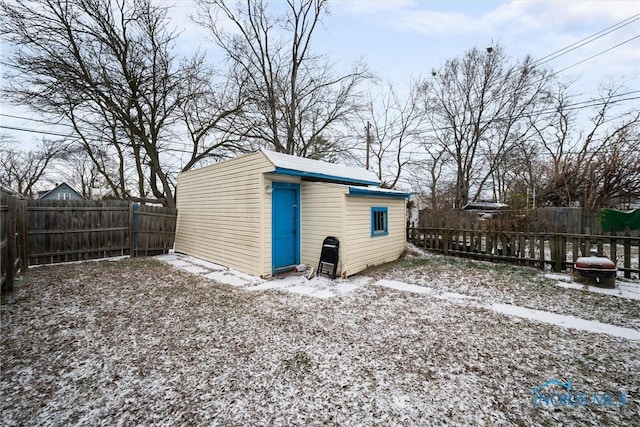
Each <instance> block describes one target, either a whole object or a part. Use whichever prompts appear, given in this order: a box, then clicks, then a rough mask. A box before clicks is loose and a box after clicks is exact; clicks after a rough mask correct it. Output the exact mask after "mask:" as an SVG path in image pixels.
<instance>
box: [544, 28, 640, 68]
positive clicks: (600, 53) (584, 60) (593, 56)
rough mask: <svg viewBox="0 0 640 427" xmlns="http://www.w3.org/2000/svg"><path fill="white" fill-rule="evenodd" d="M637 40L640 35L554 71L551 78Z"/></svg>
mask: <svg viewBox="0 0 640 427" xmlns="http://www.w3.org/2000/svg"><path fill="white" fill-rule="evenodd" d="M637 38H640V35H637V36H635V37H631V38H630V39H628V40H625V41H623V42H621V43H618V44H617V45H615V46H612V47H610V48H608V49H605V50H603V51H602V52H599V53H596V54H595V55H591V56H590V57H588V58H585V59H583V60H582V61H578V62H576V63H575V64H573V65H569V66H568V67H565V68H563V69H562V70H559V71H556V72H554V73H553V74H552V76H555V75H556V74H560V73H562V72H563V71H566V70H568V69H569V68H573V67H575V66H576V65H580V64H582V63H583V62H587V61H589V60H591V59H593V58H595V57H596V56H600V55H602V54H603V53H607V52H609V51H611V50H613V49H616V48H618V47H620V46H622V45H623V44H626V43H629V42H631V41H633V40H635V39H637Z"/></svg>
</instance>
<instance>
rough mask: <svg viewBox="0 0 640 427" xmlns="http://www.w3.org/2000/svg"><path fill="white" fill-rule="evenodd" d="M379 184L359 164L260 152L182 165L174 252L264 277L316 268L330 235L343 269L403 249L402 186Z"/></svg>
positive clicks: (346, 271)
mask: <svg viewBox="0 0 640 427" xmlns="http://www.w3.org/2000/svg"><path fill="white" fill-rule="evenodd" d="M379 186H380V181H379V180H378V179H377V177H376V175H375V174H374V173H372V172H370V171H367V170H364V169H359V168H353V167H347V166H342V165H336V164H332V163H327V162H322V161H317V160H311V159H307V158H302V157H296V156H290V155H287V154H282V153H275V152H272V151H266V150H261V151H257V152H254V153H251V154H247V155H244V156H241V157H237V158H235V159H231V160H227V161H224V162H221V163H217V164H214V165H210V166H206V167H203V168H200V169H195V170H191V171H187V172H183V173H181V174H180V175H179V177H178V189H177V207H178V223H177V229H176V239H175V250H176V252H180V253H184V254H188V255H192V256H195V257H198V258H202V259H205V260H207V261H211V262H214V263H216V264H220V265H223V266H226V267H229V268H232V269H235V270H239V271H241V272H244V273H248V274H251V275H255V276H260V277H269V276H272V275H274V274H276V273H279V272H283V271H287V270H291V269H292V268H294V267H295V266H296V265H299V264H305V265H307V267H308V268H311V267H313V268H316V267H317V265H318V261H319V259H320V254H321V251H322V246H323V241H324V239H325V238H326V237H328V236H332V237H336V238H337V239H338V240H339V258H338V259H339V262H338V266H337V273H338V275H340V276H342V277H346V276H350V275H352V274H355V273H357V272H359V271H362V270H364V269H365V268H367V267H368V266H372V265H377V264H382V263H385V262H389V261H393V260H395V259H397V258H398V257H399V256H400V255H401V254H402V253H403V251H404V250H405V246H406V231H405V230H406V199H407V198H408V197H409V194H408V193H404V192H400V191H393V190H386V189H382V188H380V187H379Z"/></svg>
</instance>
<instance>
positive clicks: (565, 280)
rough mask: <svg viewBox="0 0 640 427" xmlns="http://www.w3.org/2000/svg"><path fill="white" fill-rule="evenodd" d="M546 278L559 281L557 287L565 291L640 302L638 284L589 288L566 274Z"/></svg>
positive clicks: (550, 275) (621, 283) (618, 283)
mask: <svg viewBox="0 0 640 427" xmlns="http://www.w3.org/2000/svg"><path fill="white" fill-rule="evenodd" d="M545 277H546V278H548V279H552V280H558V282H556V283H555V285H556V286H559V287H561V288H565V289H577V290H583V291H588V292H593V293H596V294H603V295H611V296H614V297H619V298H625V299H633V300H638V301H640V286H639V285H637V284H631V283H625V282H620V281H618V282H616V288H615V289H608V288H600V287H598V286H589V285H585V284H583V283H578V282H575V281H573V278H572V277H571V276H568V275H564V274H545Z"/></svg>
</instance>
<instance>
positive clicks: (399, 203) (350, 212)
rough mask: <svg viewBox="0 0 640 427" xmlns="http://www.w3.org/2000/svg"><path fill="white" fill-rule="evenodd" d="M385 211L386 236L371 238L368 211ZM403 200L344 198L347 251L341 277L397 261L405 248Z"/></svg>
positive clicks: (369, 213)
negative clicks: (379, 207) (374, 208)
mask: <svg viewBox="0 0 640 427" xmlns="http://www.w3.org/2000/svg"><path fill="white" fill-rule="evenodd" d="M374 206H385V207H387V208H388V221H389V222H388V227H389V234H387V235H385V236H376V237H372V236H371V208H372V207H374ZM405 216H406V209H405V200H404V199H392V198H384V197H382V198H379V197H351V196H347V197H346V221H345V224H346V240H347V242H348V251H347V252H346V253H347V255H346V258H345V259H344V264H343V275H345V276H350V275H352V274H355V273H358V272H359V271H362V270H364V269H365V268H367V267H369V266H373V265H378V264H383V263H385V262H390V261H394V260H396V259H398V257H400V255H402V253H403V252H404V250H405V248H406V232H405V227H406V219H405Z"/></svg>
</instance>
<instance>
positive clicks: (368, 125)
mask: <svg viewBox="0 0 640 427" xmlns="http://www.w3.org/2000/svg"><path fill="white" fill-rule="evenodd" d="M364 130H365V132H366V135H367V161H366V169H367V170H369V149H370V147H371V123H370V122H367V126H366V127H365V128H364Z"/></svg>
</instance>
